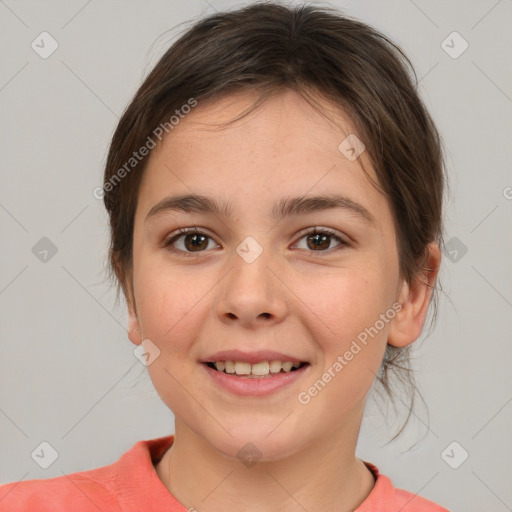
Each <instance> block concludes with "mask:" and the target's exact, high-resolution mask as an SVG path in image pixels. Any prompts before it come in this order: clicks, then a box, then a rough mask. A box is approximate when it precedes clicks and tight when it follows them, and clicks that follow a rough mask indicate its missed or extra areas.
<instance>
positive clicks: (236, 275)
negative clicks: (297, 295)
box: [215, 251, 288, 328]
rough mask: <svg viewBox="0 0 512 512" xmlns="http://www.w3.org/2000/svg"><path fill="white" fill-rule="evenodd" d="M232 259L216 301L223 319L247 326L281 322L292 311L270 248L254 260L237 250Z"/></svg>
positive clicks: (223, 320)
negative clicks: (245, 257)
mask: <svg viewBox="0 0 512 512" xmlns="http://www.w3.org/2000/svg"><path fill="white" fill-rule="evenodd" d="M230 263H231V271H230V272H229V273H228V275H227V276H226V277H225V279H223V280H222V281H221V285H220V287H219V289H218V290H219V291H218V297H217V300H216V304H215V308H216V314H217V316H218V317H219V318H220V320H221V321H222V322H223V323H228V324H232V323H238V324H239V326H240V327H245V328H256V327H257V326H259V325H265V326H269V325H271V324H278V323H281V322H282V321H283V319H284V318H285V317H286V314H287V311H288V303H287V298H288V297H287V291H288V289H287V288H286V286H284V285H283V283H282V282H281V281H280V280H279V278H278V277H277V275H278V272H277V271H276V270H275V269H274V268H273V266H275V265H274V264H273V262H272V258H271V257H270V253H269V251H263V252H262V254H260V256H259V257H258V258H257V259H256V260H254V261H251V260H246V259H244V258H243V257H242V256H240V255H239V254H238V253H237V252H236V251H234V253H233V257H232V261H231V262H230ZM276 274H277V275H276Z"/></svg>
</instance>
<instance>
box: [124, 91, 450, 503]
mask: <svg viewBox="0 0 512 512" xmlns="http://www.w3.org/2000/svg"><path fill="white" fill-rule="evenodd" d="M255 98H256V96H255V95H253V94H252V93H242V94H238V95H236V96H230V97H228V98H225V99H222V100H217V101H216V102H213V103H208V104H201V103H199V104H198V106H197V107H196V108H195V109H193V110H192V112H191V113H190V114H188V115H187V116H186V117H185V118H184V119H183V120H181V122H180V123H179V125H177V126H176V127H175V128H174V129H173V131H172V132H171V133H170V134H169V135H168V136H166V138H164V140H163V143H162V144H161V145H160V146H158V147H157V148H155V149H154V150H153V151H152V153H151V155H150V159H149V162H148V166H147V169H146V171H145V175H144V177H143V179H142V183H141V187H140V190H139V196H138V204H137V210H136V216H135V226H134V234H133V276H132V278H133V297H132V296H131V295H130V297H128V312H129V337H130V340H131V341H132V342H133V343H134V344H136V345H138V344H140V343H141V341H142V340H144V339H150V340H151V341H152V343H154V344H155V345H156V346H157V347H158V349H159V350H160V355H159V356H158V357H157V358H156V359H155V361H154V362H153V363H152V364H150V365H149V366H148V371H149V374H150V377H151V379H152V382H153V384H154V386H155V389H156V390H157V392H158V393H159V395H160V397H161V398H162V400H163V402H164V403H165V404H166V405H167V406H168V407H169V408H170V409H171V410H172V411H173V413H174V415H175V441H174V444H173V446H172V447H171V448H170V449H169V450H168V451H167V452H166V453H165V455H164V456H163V458H162V459H161V461H160V462H159V463H157V464H156V466H155V469H156V472H157V474H158V476H159V478H160V479H161V480H162V482H163V483H164V485H166V486H167V488H168V489H169V491H170V492H171V493H172V494H173V495H174V496H175V497H176V499H178V501H180V502H181V503H182V504H183V505H184V506H186V507H194V508H196V509H197V510H200V511H201V512H210V511H223V510H225V508H226V503H236V505H237V508H239V509H241V510H246V511H261V510H266V511H274V510H275V511H278V510H279V511H297V510H303V509H306V510H308V511H311V512H313V511H320V510H339V511H347V512H348V511H351V510H354V509H355V508H356V507H357V506H358V505H360V504H361V503H362V502H363V501H364V500H365V498H366V497H367V496H368V495H369V494H370V492H371V490H372V488H373V486H374V478H373V475H372V474H371V472H370V471H369V470H368V468H367V467H366V466H365V465H364V463H363V462H362V461H361V460H360V459H358V458H357V457H356V456H355V449H356V444H357V438H358V435H359V429H360V425H361V420H362V416H363V411H364V405H365V400H366V396H367V394H368V392H369V390H370V388H371V386H372V383H373V381H374V379H375V376H376V374H377V372H378V369H379V366H380V364H381V361H382V358H383V355H384V350H385V348H386V342H387V343H389V344H391V345H395V346H400V347H404V346H406V345H409V344H410V343H412V342H413V341H414V340H416V339H417V338H418V337H419V335H420V333H421V330H422V327H423V324H424V321H425V316H426V312H427V307H428V303H429V301H430V298H431V292H432V286H433V284H434V282H435V279H436V276H437V270H438V267H439V262H440V251H439V248H438V246H437V245H436V244H431V245H430V246H429V257H428V260H427V265H426V266H427V267H428V268H430V269H431V270H430V271H429V272H426V273H425V274H423V275H422V276H419V277H418V279H417V280H414V281H413V282H411V283H406V282H405V281H404V280H403V279H402V278H401V277H400V273H399V266H398V249H397V241H396V233H395V229H394V224H393V217H392V213H391V210H390V206H389V203H388V201H387V199H386V198H385V196H383V195H382V194H381V193H380V192H378V191H377V190H376V189H375V188H374V187H373V186H372V185H371V183H370V182H369V180H368V178H367V177H366V176H365V174H364V172H363V170H362V167H361V164H362V163H363V164H364V166H365V168H366V169H367V171H369V172H370V174H371V175H372V176H373V177H375V173H374V171H373V169H372V168H371V165H370V163H369V160H367V159H366V154H365V153H364V152H363V153H362V155H360V157H359V158H357V159H356V160H355V161H349V160H348V159H347V158H346V157H345V156H344V155H343V154H342V153H341V152H340V151H339V150H338V146H339V144H340V142H341V141H343V140H344V139H345V137H346V136H347V135H348V134H349V133H356V131H355V130H354V129H353V128H352V126H351V123H350V120H349V118H348V117H347V116H346V115H345V114H344V113H343V112H342V111H341V110H339V109H335V108H334V107H333V106H332V105H329V104H328V103H327V102H324V103H323V106H324V107H325V109H326V110H327V111H329V112H330V113H331V115H333V116H335V117H334V118H333V119H334V120H335V122H331V121H330V120H328V119H326V117H324V116H322V115H321V114H320V113H319V112H318V111H317V110H315V109H314V108H313V107H312V106H311V105H310V104H309V103H308V102H306V101H305V100H304V99H303V98H302V97H301V96H299V95H298V94H296V93H295V92H292V91H288V90H287V91H285V92H282V93H280V94H278V95H277V96H274V97H272V98H271V99H270V100H268V101H267V102H265V103H264V104H263V105H262V106H260V107H259V108H258V109H257V110H256V111H254V112H253V113H251V114H250V115H249V116H247V117H246V118H244V119H243V120H242V121H239V122H236V123H235V124H232V125H230V126H228V127H226V128H219V127H218V126H216V123H221V122H227V121H229V120H231V119H232V118H234V117H235V116H236V115H237V114H239V113H240V112H241V111H242V110H244V109H245V108H246V107H248V106H249V105H250V104H251V103H252V101H253V100H254V99H255ZM317 99H318V101H319V102H320V104H322V101H323V100H322V99H321V98H317ZM334 192H336V193H339V194H344V195H345V196H348V197H349V198H350V199H352V200H353V201H356V202H357V203H359V204H361V205H363V206H364V207H365V208H366V209H367V210H368V211H369V212H370V213H371V215H372V216H373V217H374V219H375V224H374V225H371V224H369V223H366V222H365V221H364V220H363V219H362V218H361V217H359V216H357V215H355V214H354V213H352V212H350V211H348V210H346V209H339V208H337V209H330V210H325V211H319V212H314V213H307V214H302V215H295V216H292V217H287V218H284V219H283V220H281V221H280V222H278V223H276V221H274V220H273V219H272V218H271V217H270V210H271V208H272V206H273V205H274V203H275V202H276V201H278V200H279V199H281V198H284V197H290V196H304V195H308V196H311V195H324V194H331V193H334ZM189 193H195V194H206V195H211V196H213V197H215V198H216V199H217V200H219V201H221V200H224V199H226V200H229V201H230V203H231V207H232V211H231V214H230V215H229V216H228V217H217V216H215V215H212V214H204V213H193V212H175V211H170V212H166V213H165V214H163V215H161V216H160V217H155V218H153V219H152V220H151V221H148V222H145V218H146V215H147V213H148V212H149V210H150V209H151V208H152V207H153V206H154V205H155V204H156V203H158V202H159V201H160V200H161V199H163V198H164V197H166V196H170V195H179V194H189ZM194 226H196V227H197V229H198V231H199V232H201V233H204V234H206V235H207V236H209V237H210V238H208V239H206V240H207V242H206V243H205V246H206V245H207V247H206V249H203V250H202V251H194V250H193V248H194V246H193V243H191V242H190V240H189V242H188V244H187V245H185V236H182V237H181V238H180V239H179V240H177V241H175V243H174V249H175V251H174V252H173V251H172V250H171V249H172V247H171V246H170V247H164V246H163V241H164V240H165V239H166V238H168V237H169V235H172V234H173V233H174V234H175V235H176V236H178V235H179V234H180V233H179V232H177V229H178V228H186V227H191V228H193V227H194ZM315 226H316V227H318V231H321V228H330V229H332V230H335V231H336V232H337V234H338V235H339V236H340V237H343V239H344V240H345V241H348V242H349V245H340V243H339V242H338V241H337V240H336V239H335V238H330V239H328V240H327V242H326V246H327V247H326V248H325V246H323V247H324V249H323V250H318V249H317V250H315V247H314V244H311V243H310V244H309V245H308V243H307V242H308V237H307V234H304V233H302V231H303V230H305V229H307V228H311V229H312V228H314V227H315ZM247 236H252V237H253V238H254V239H256V240H257V242H258V243H259V245H260V246H261V247H262V248H263V252H262V254H261V255H260V256H259V257H258V258H257V259H256V260H255V261H254V262H253V263H247V262H246V261H245V260H244V259H242V258H241V257H240V256H239V255H238V254H237V252H236V248H237V246H238V245H239V244H240V243H241V242H242V241H243V240H244V239H245V238H246V237H247ZM329 241H330V243H329ZM179 249H181V250H182V251H186V250H187V249H188V254H189V255H191V256H188V257H187V256H186V255H184V252H181V253H180V252H179ZM425 282H428V283H430V286H427V285H426V284H425ZM396 302H399V303H400V304H401V305H402V309H401V311H400V312H399V313H398V314H396V316H395V317H394V318H393V319H392V320H391V321H389V323H386V324H385V327H384V328H383V329H382V330H380V331H379V333H378V335H377V336H375V337H374V338H373V339H371V341H370V342H369V343H368V344H367V345H366V346H365V347H364V348H363V349H362V350H361V351H360V352H359V353H358V354H357V355H355V356H354V358H353V359H352V360H351V361H350V362H349V363H348V364H347V365H346V366H345V367H344V368H343V370H342V371H341V372H339V373H338V374H336V377H334V378H332V380H331V381H330V382H329V383H328V384H327V385H326V386H325V388H324V389H322V391H321V392H320V393H318V395H317V396H315V397H313V398H312V399H311V401H310V402H309V403H308V404H307V405H304V404H301V403H300V402H299V401H298V399H297V397H298V395H299V393H300V392H303V391H305V390H307V389H308V388H309V387H310V386H311V385H312V384H313V383H314V382H315V381H316V380H317V379H318V378H320V377H321V376H322V374H323V373H324V372H325V371H326V369H327V368H329V367H330V366H331V365H332V364H333V363H334V362H335V361H336V358H337V357H338V356H339V355H343V354H344V353H345V352H346V350H348V348H349V347H350V345H351V343H352V341H353V340H354V339H356V337H357V335H358V334H359V333H361V332H362V331H364V329H365V328H367V327H370V326H373V325H374V324H375V322H376V320H377V319H379V315H381V314H383V313H385V312H386V311H388V310H389V308H391V306H392V304H393V303H396ZM223 349H241V350H245V351H251V350H258V349H274V350H279V351H281V352H285V353H288V354H292V355H295V356H297V357H298V358H299V359H300V360H302V361H308V362H309V363H310V365H311V366H310V367H309V368H308V372H307V373H304V375H303V376H302V377H301V378H300V379H299V380H298V381H297V382H295V383H294V384H293V385H291V386H288V387H286V388H285V389H283V390H280V391H278V392H276V393H274V394H272V395H270V396H265V397H240V396H236V395H233V394H230V393H229V392H227V391H224V390H222V389H220V388H219V387H217V386H216V385H215V384H213V383H212V379H211V378H210V377H209V376H208V375H207V374H206V372H205V371H204V369H203V368H202V366H201V365H200V363H199V361H200V360H202V359H204V358H206V357H207V356H208V355H210V354H212V353H213V352H216V351H218V350H223ZM248 442H251V443H253V444H254V445H255V446H256V447H257V448H258V450H259V451H260V452H261V459H260V460H259V461H258V462H257V463H256V464H254V465H252V466H250V467H248V466H247V465H245V464H243V463H242V461H241V460H240V459H239V458H237V452H238V451H239V450H240V449H241V448H242V447H243V446H245V445H246V444H247V443H248ZM221 482H222V483H221ZM219 484H220V485H219Z"/></svg>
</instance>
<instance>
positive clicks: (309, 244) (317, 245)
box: [296, 227, 349, 252]
mask: <svg viewBox="0 0 512 512" xmlns="http://www.w3.org/2000/svg"><path fill="white" fill-rule="evenodd" d="M304 239H305V241H306V242H305V244H304V245H305V247H304V246H303V247H298V248H299V249H306V250H310V252H328V250H329V251H330V249H332V248H333V247H331V242H332V241H333V240H335V241H336V242H338V244H337V245H336V246H335V247H334V249H335V248H336V247H340V246H345V245H347V246H348V245H349V243H348V242H346V241H345V240H343V238H341V237H340V236H338V235H337V234H336V233H335V232H334V231H332V230H331V229H327V228H316V227H315V228H313V230H309V231H307V232H306V233H304V234H303V236H302V237H301V238H300V239H299V242H300V241H301V240H304ZM299 242H297V243H296V245H298V244H299Z"/></svg>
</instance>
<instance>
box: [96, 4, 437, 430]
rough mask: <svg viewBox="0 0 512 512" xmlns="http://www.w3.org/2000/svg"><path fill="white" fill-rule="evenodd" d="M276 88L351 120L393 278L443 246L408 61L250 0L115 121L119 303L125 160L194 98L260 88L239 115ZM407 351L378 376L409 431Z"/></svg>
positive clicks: (160, 73) (212, 24)
mask: <svg viewBox="0 0 512 512" xmlns="http://www.w3.org/2000/svg"><path fill="white" fill-rule="evenodd" d="M412 77H414V81H413V78H412ZM283 88H290V89H293V90H295V91H296V92H298V93H299V94H302V95H303V97H305V98H306V99H307V100H308V101H310V103H311V104H313V103H314V99H313V98H312V97H311V94H310V93H313V94H315V93H316V94H320V95H322V96H323V97H325V98H326V99H328V100H330V101H331V102H332V103H333V104H334V105H338V106H340V107H342V108H343V109H344V110H345V111H346V112H347V113H348V114H349V117H350V119H351V121H352V122H353V123H354V125H355V127H356V129H357V136H358V137H359V138H360V139H361V140H362V141H363V143H364V144H365V146H366V152H367V155H368V156H369V158H370V161H371V163H372V166H373V168H374V169H375V172H376V174H377V177H378V183H375V182H374V185H375V186H377V187H378V188H379V189H380V190H381V191H382V192H383V193H384V194H386V195H387V197H388V199H389V202H390V207H391V210H392V213H393V216H394V221H395V229H396V232H397V240H398V250H399V263H400V272H401V276H402V277H404V278H405V279H407V280H408V281H409V282H410V281H411V280H412V278H413V277H417V276H420V275H422V273H423V272H424V270H425V268H424V258H425V257H426V249H427V245H428V244H429V243H430V242H437V243H438V244H439V245H442V232H443V228H442V202H443V190H444V187H445V181H446V180H445V176H444V159H443V152H442V142H441V139H440V136H439V134H438V131H437V129H436V127H435V125H434V123H433V121H432V119H431V117H430V115H429V114H428V112H427V110H426V108H425V106H424V104H423V103H422V101H421V99H420V98H419V95H418V93H417V90H416V89H417V78H416V74H415V73H414V69H413V67H412V64H411V63H410V61H409V59H408V58H407V57H406V56H405V55H404V53H403V52H402V50H401V49H400V48H399V47H398V46H397V45H395V44H394V43H393V42H391V41H390V40H389V39H388V38H387V37H386V36H385V35H383V34H382V33H380V32H379V31H377V30H375V29H374V28H372V27H370V26H368V25H366V24H364V23H362V22H360V21H358V20H356V19H353V18H350V17H347V16H345V15H343V14H342V13H340V12H339V11H337V10H335V9H333V8H329V7H322V8H321V7H318V6H310V5H298V6H294V7H287V6H284V5H281V4H276V3H271V2H264V3H261V2H258V3H253V4H251V5H249V6H247V7H245V8H241V9H238V10H235V11H231V12H223V13H216V14H214V15H211V16H208V17H206V18H203V19H201V20H199V21H198V22H197V23H196V24H195V25H193V26H192V27H191V28H190V29H188V30H187V31H186V32H185V33H184V34H183V35H182V36H181V37H180V38H179V39H178V40H177V41H176V42H175V43H174V44H173V45H172V46H171V47H170V48H169V49H168V50H167V52H166V53H165V54H164V55H163V56H162V57H161V58H160V60H159V61H158V63H157V64H156V66H155V67H154V68H153V70H152V71H151V72H150V74H149V75H148V76H147V78H146V79H145V80H144V82H143V84H142V85H141V86H140V88H139V89H138V91H137V92H136V94H135V96H134V98H133V100H132V101H131V103H130V104H129V106H128V107H127V108H126V110H125V112H124V113H123V115H122V117H121V119H120V121H119V124H118V126H117V128H116V130H115V133H114V135H113V138H112V142H111V146H110V150H109V153H108V158H107V162H106V167H105V175H104V186H103V190H104V196H103V199H104V203H105V207H106V209H107V211H108V213H109V215H110V228H111V243H110V250H109V263H110V266H109V273H110V277H111V278H113V280H114V281H116V282H117V300H119V292H120V287H121V288H122V291H123V294H124V296H125V298H126V299H127V300H128V301H132V297H133V295H132V294H133V283H132V278H131V276H132V273H131V272H132V239H133V226H134V216H135V211H136V206H137V196H138V189H139V184H140V180H141V178H142V175H143V172H144V169H145V166H146V163H147V156H146V157H144V158H139V159H138V160H137V162H136V163H135V164H136V165H133V167H136V172H135V171H130V170H129V169H127V167H126V162H128V161H130V159H131V158H133V155H134V153H135V152H137V151H138V150H139V149H140V148H142V147H144V146H145V145H147V144H148V141H149V140H150V138H151V137H152V134H153V135H154V134H155V131H156V129H157V127H159V126H164V127H167V128H166V129H165V131H166V132H167V131H169V129H170V128H171V129H172V127H171V126H170V123H169V119H170V117H171V116H172V115H173V114H174V113H175V112H176V113H178V112H177V109H180V108H181V107H182V106H183V105H186V104H191V102H190V100H191V98H192V99H195V100H194V101H197V102H199V103H201V102H206V101H207V100H209V101H214V100H216V99H219V98H221V97H223V96H227V95H229V94H234V93H237V92H243V91H244V90H249V89H250V90H257V91H258V92H260V95H259V97H258V99H257V101H256V102H255V103H254V105H252V107H251V108H250V109H249V110H248V111H247V112H244V113H243V114H242V115H241V116H238V117H237V118H236V120H238V119H240V118H242V117H244V116H245V115H247V114H248V113H250V112H252V110H254V109H255V108H256V107H257V106H258V105H260V104H261V103H262V102H263V101H265V99H267V98H268V97H269V96H270V95H273V94H276V93H279V92H280V91H282V90H283ZM231 122H233V121H231ZM123 168H124V170H125V172H121V169H123ZM121 178H122V179H121ZM435 292H436V290H434V295H433V301H432V302H433V303H434V310H435V311H434V316H433V318H432V319H434V318H435V316H436V312H437V296H436V293H435ZM133 304H134V302H133ZM134 306H135V305H134ZM409 348H410V347H405V348H397V347H393V346H390V345H388V346H387V347H386V352H385V356H384V359H383V362H382V365H381V368H380V371H379V375H378V376H377V381H379V382H380V383H381V384H382V386H383V389H384V390H385V391H386V393H387V394H388V395H389V397H390V398H391V400H392V402H393V403H394V397H393V393H392V389H391V386H390V381H389V369H391V368H392V369H394V370H395V374H396V376H397V377H398V378H399V379H400V381H402V383H404V384H405V385H406V389H407V390H408V391H409V392H410V396H411V401H410V407H409V415H408V416H407V419H406V421H405V424H406V423H407V421H408V419H409V417H410V414H411V411H412V408H413V405H414V393H415V392H416V391H417V389H416V386H415V385H414V378H413V375H412V372H411V368H410V364H409V359H410V358H409ZM405 424H404V425H403V426H402V429H400V431H399V432H398V434H399V433H400V432H401V431H402V430H403V428H404V426H405ZM398 434H397V435H398ZM395 437H396V436H395Z"/></svg>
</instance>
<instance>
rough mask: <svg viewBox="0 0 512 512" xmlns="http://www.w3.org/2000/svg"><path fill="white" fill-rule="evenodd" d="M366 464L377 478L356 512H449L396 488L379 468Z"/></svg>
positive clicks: (416, 495)
mask: <svg viewBox="0 0 512 512" xmlns="http://www.w3.org/2000/svg"><path fill="white" fill-rule="evenodd" d="M365 464H366V466H367V467H368V469H369V470H370V471H371V472H372V473H373V475H374V477H375V486H374V488H373V489H372V492H371V493H370V494H369V495H368V497H367V498H366V499H365V500H364V502H363V503H361V505H360V506H359V507H358V508H357V509H356V511H355V512H374V511H375V510H379V512H397V511H398V510H400V512H449V510H448V509H446V508H444V507H442V506H440V505H438V504H437V503H434V502H433V501H430V500H427V499H426V498H423V497H421V496H419V495H418V494H414V493H412V492H409V491H406V490H404V489H398V488H396V487H394V486H393V484H392V482H391V480H390V479H389V478H388V477H387V476H385V475H382V474H380V472H379V469H378V468H377V466H375V465H374V464H371V463H370V462H365Z"/></svg>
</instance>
